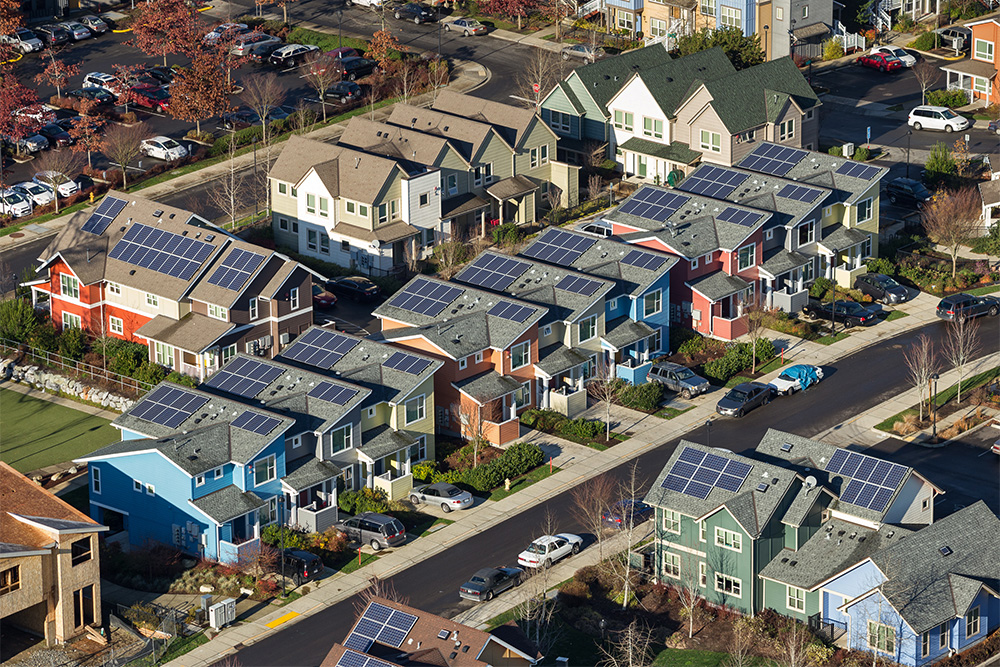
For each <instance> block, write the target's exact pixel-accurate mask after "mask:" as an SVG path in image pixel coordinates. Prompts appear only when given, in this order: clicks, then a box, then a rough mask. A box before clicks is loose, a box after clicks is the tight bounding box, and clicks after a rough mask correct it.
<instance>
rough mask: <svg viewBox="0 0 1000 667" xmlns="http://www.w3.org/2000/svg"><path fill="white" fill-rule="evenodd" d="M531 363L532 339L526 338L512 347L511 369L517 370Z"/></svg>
mask: <svg viewBox="0 0 1000 667" xmlns="http://www.w3.org/2000/svg"><path fill="white" fill-rule="evenodd" d="M530 363H531V341H530V340H526V341H524V342H523V343H519V344H517V345H515V346H513V347H512V348H510V370H512V371H516V370H517V369H518V368H524V367H525V366H527V365H528V364H530Z"/></svg>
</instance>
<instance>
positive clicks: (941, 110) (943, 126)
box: [906, 105, 971, 132]
mask: <svg viewBox="0 0 1000 667" xmlns="http://www.w3.org/2000/svg"><path fill="white" fill-rule="evenodd" d="M906 123H907V124H908V125H909V126H910V127H912V128H913V129H914V130H944V131H945V132H961V131H962V130H967V129H968V128H969V127H970V125H971V123H969V119H968V118H966V117H965V116H961V115H959V114H957V113H955V112H954V111H952V110H951V109H949V108H948V107H932V106H926V105H924V106H919V107H916V108H915V109H914V110H913V111H911V112H910V117H909V118H908V119H907V121H906Z"/></svg>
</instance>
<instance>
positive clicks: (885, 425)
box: [875, 366, 1000, 433]
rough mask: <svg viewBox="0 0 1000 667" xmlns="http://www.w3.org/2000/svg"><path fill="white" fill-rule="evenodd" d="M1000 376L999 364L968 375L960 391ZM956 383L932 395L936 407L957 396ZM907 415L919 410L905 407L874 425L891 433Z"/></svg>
mask: <svg viewBox="0 0 1000 667" xmlns="http://www.w3.org/2000/svg"><path fill="white" fill-rule="evenodd" d="M997 378H1000V366H998V367H997V368H991V369H990V370H988V371H983V372H982V373H977V374H976V375H973V376H970V377H967V378H965V379H964V380H962V382H961V385H962V393H965V392H968V391H972V390H973V389H975V388H976V387H982V386H983V385H986V384H989V383H990V382H992V381H993V380H996V379H997ZM958 385H959V383H958V382H956V383H955V384H953V385H951V386H950V387H948V388H946V389H944V390H942V391H940V392H938V393H937V394H936V395H935V396H934V403H935V405H937V407H939V408H940V407H942V406H944V405H945V404H946V403H947V402H948V401H950V400H951V399H953V398H955V397H956V396H958ZM907 415H919V410H918V409H917V408H916V407H912V408H907V409H905V410H903V411H901V412H898V413H896V414H894V415H893V416H891V417H889V418H888V419H886V420H884V421H882V422H880V423H878V424H876V425H875V428H877V429H878V430H880V431H885V432H887V433H892V427H893V426H895V424H896V423H897V422H901V421H903V420H904V419H906V417H907Z"/></svg>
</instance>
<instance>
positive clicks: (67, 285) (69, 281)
mask: <svg viewBox="0 0 1000 667" xmlns="http://www.w3.org/2000/svg"><path fill="white" fill-rule="evenodd" d="M59 293H60V294H62V295H63V296H68V297H70V298H71V299H79V298H80V281H79V280H77V279H76V278H74V277H73V276H71V275H69V274H67V273H60V274H59Z"/></svg>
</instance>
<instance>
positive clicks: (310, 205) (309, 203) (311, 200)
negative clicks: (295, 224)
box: [306, 194, 316, 215]
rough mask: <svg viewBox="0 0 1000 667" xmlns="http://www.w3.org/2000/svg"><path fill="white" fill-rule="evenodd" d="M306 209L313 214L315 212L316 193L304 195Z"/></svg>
mask: <svg viewBox="0 0 1000 667" xmlns="http://www.w3.org/2000/svg"><path fill="white" fill-rule="evenodd" d="M306 211H307V212H309V213H312V214H314V215H315V213H316V195H309V194H307V195H306Z"/></svg>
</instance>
